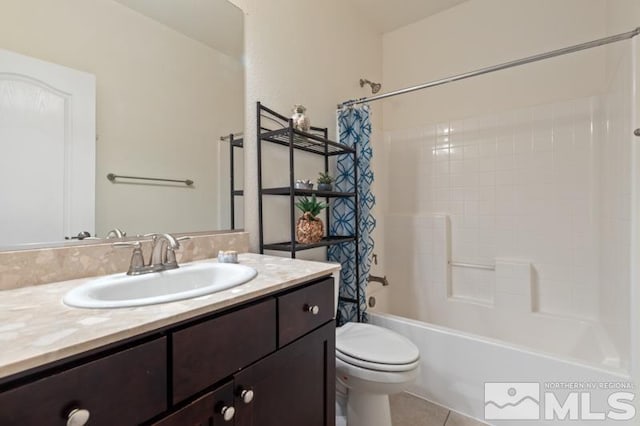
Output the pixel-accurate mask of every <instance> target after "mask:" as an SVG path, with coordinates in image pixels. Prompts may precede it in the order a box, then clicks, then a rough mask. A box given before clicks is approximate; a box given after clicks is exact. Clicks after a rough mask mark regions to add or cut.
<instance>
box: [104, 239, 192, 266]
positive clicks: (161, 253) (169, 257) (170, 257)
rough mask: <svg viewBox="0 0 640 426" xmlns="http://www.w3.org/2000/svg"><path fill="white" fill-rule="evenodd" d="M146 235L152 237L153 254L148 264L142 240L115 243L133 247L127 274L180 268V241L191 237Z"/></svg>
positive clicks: (115, 244)
mask: <svg viewBox="0 0 640 426" xmlns="http://www.w3.org/2000/svg"><path fill="white" fill-rule="evenodd" d="M145 237H151V255H150V256H149V263H147V264H145V262H144V255H143V253H142V244H141V243H140V241H131V242H129V241H125V242H117V243H113V246H114V247H133V253H132V255H131V263H130V264H129V270H128V271H127V275H142V274H148V273H150V272H160V271H166V270H169V269H176V268H179V265H178V262H177V260H176V250H178V249H180V241H183V240H187V239H189V237H180V238H176V237H174V236H173V235H171V234H147V235H145Z"/></svg>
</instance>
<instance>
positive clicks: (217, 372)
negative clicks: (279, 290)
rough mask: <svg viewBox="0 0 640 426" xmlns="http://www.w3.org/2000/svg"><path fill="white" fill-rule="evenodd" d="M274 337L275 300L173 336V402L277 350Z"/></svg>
mask: <svg viewBox="0 0 640 426" xmlns="http://www.w3.org/2000/svg"><path fill="white" fill-rule="evenodd" d="M275 335H276V302H275V299H269V300H266V301H264V302H261V303H258V304H256V305H253V306H250V307H247V308H242V309H240V310H238V311H235V312H231V313H229V314H225V315H222V316H220V317H218V318H214V319H211V320H209V321H205V322H203V323H200V324H197V325H194V326H191V327H189V328H186V329H184V330H180V331H177V332H175V333H173V335H172V339H173V402H174V403H176V402H179V401H182V400H184V399H185V398H188V397H189V396H191V395H193V394H194V393H196V392H198V391H200V390H202V389H205V388H206V387H207V386H210V385H211V384H212V383H216V382H218V381H220V380H222V379H224V378H225V377H227V376H230V375H231V374H233V373H234V372H236V371H237V370H239V369H240V368H242V367H245V366H247V365H249V364H251V363H252V362H254V361H256V360H258V359H260V358H262V357H263V356H265V355H267V354H269V353H271V352H273V351H275V349H276V339H275Z"/></svg>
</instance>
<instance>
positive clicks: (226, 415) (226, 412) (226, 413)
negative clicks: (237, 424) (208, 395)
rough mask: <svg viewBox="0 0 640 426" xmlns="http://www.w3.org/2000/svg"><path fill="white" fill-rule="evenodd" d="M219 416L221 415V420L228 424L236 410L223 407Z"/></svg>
mask: <svg viewBox="0 0 640 426" xmlns="http://www.w3.org/2000/svg"><path fill="white" fill-rule="evenodd" d="M220 414H222V418H223V419H224V421H225V422H230V421H231V420H233V416H235V415H236V409H235V408H233V407H228V406H226V405H225V406H224V407H222V408H221V409H220Z"/></svg>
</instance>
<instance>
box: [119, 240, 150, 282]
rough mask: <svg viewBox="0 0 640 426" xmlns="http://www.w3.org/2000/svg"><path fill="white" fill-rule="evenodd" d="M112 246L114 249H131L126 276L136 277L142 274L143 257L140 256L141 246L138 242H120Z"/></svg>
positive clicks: (143, 266)
mask: <svg viewBox="0 0 640 426" xmlns="http://www.w3.org/2000/svg"><path fill="white" fill-rule="evenodd" d="M112 246H113V247H115V248H131V247H133V253H132V254H131V262H130V263H129V270H128V271H127V275H138V274H140V273H142V271H143V269H144V268H145V265H144V256H143V255H142V244H140V241H122V242H117V243H113V244H112Z"/></svg>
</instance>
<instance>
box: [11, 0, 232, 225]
mask: <svg viewBox="0 0 640 426" xmlns="http://www.w3.org/2000/svg"><path fill="white" fill-rule="evenodd" d="M0 40H2V47H3V48H6V49H9V50H13V51H16V52H18V53H22V54H25V55H29V56H33V57H36V58H39V59H43V60H46V61H50V62H55V63H58V64H61V65H64V66H68V67H71V68H76V69H79V70H83V71H87V72H90V73H93V74H95V75H96V77H97V133H98V138H99V139H98V141H97V167H96V170H97V184H96V185H97V197H96V216H97V217H96V226H97V232H98V235H104V234H105V232H106V231H107V230H108V229H110V228H112V227H115V226H117V227H120V228H122V229H124V230H125V231H128V232H129V234H135V233H145V232H166V231H172V232H181V231H195V230H207V229H219V228H220V225H221V223H220V217H221V216H224V217H225V218H226V216H228V212H227V210H228V204H227V203H228V200H227V199H228V194H227V192H226V189H224V190H223V191H222V192H220V190H219V186H220V184H221V182H222V184H224V185H226V184H227V179H228V177H227V169H224V170H223V169H219V167H218V155H219V153H218V151H219V149H220V142H219V141H218V138H219V137H220V136H221V135H223V134H228V133H230V132H232V131H238V130H240V129H241V128H242V114H243V109H242V108H243V107H242V105H243V100H244V92H243V72H242V65H241V64H240V63H238V61H237V60H234V59H232V58H230V57H228V56H226V55H223V54H221V53H219V52H217V51H215V50H213V49H211V48H210V47H207V46H205V45H204V44H201V43H199V42H196V41H194V40H193V39H190V38H187V37H185V36H183V35H181V34H179V33H177V32H175V31H174V30H171V29H169V28H168V27H165V26H163V25H161V24H159V23H157V22H155V21H152V20H150V19H148V18H146V17H144V16H142V15H140V14H138V13H136V12H134V11H132V10H130V9H128V8H126V7H124V6H122V5H120V4H119V3H116V2H114V1H112V0H92V1H83V0H58V1H55V2H51V1H49V0H6V1H4V2H3V3H2V13H0ZM225 148H226V147H225ZM224 152H225V153H226V150H225V151H224ZM223 164H225V165H226V161H224V162H223ZM109 172H114V173H118V174H129V175H140V176H152V177H167V178H176V179H187V178H189V179H192V180H194V181H195V187H194V188H193V189H188V188H185V187H179V186H178V187H166V186H153V185H113V184H111V183H110V182H109V181H107V179H106V178H105V176H106V174H107V173H109ZM223 187H224V188H226V186H223ZM225 224H226V226H227V227H228V222H227V221H225Z"/></svg>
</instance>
